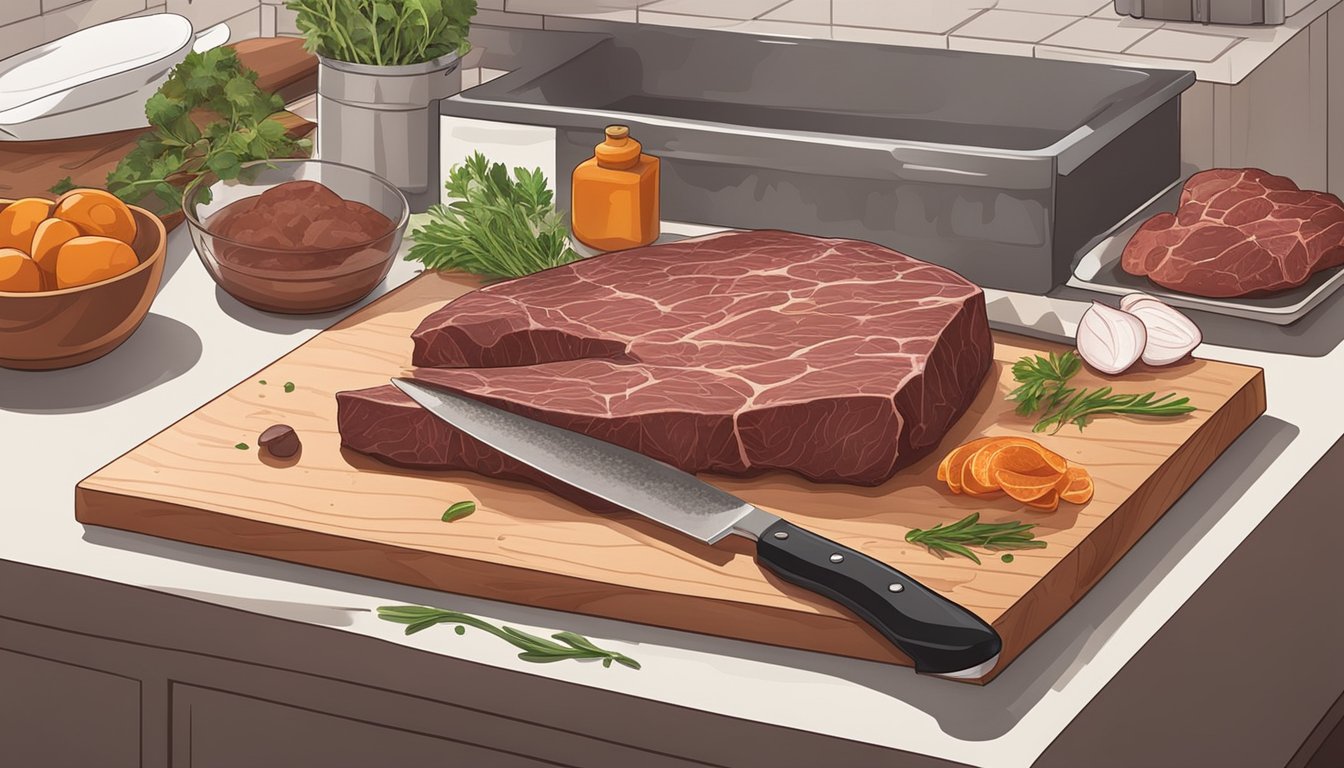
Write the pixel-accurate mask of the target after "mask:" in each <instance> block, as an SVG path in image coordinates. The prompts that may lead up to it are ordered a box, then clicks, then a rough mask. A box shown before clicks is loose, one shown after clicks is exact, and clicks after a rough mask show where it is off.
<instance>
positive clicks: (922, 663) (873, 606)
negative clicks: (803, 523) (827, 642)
mask: <svg viewBox="0 0 1344 768" xmlns="http://www.w3.org/2000/svg"><path fill="white" fill-rule="evenodd" d="M764 533H765V535H763V536H761V537H760V538H759V539H758V540H757V542H756V556H757V559H759V560H760V562H761V564H762V565H764V566H765V567H767V568H769V569H770V570H771V571H773V572H774V573H776V574H778V575H779V577H780V578H782V579H784V580H785V581H788V582H792V583H794V584H797V585H799V586H801V587H806V588H807V589H810V590H812V591H814V592H817V593H818V594H821V595H825V596H826V597H829V598H831V599H832V600H834V601H836V602H838V603H840V604H841V605H844V606H845V607H846V608H849V609H850V610H851V611H854V612H855V613H857V614H858V615H859V616H861V617H862V618H863V619H864V620H865V621H867V622H868V623H869V624H871V625H872V626H873V627H874V628H876V629H877V630H878V631H879V632H881V633H882V634H883V635H884V636H885V637H886V638H887V639H889V640H890V641H891V642H892V643H894V644H895V645H896V647H898V648H900V649H901V651H903V652H904V653H905V654H906V655H907V656H909V657H910V658H911V659H912V660H913V661H914V662H915V670H916V671H917V672H923V673H926V674H935V675H946V674H956V673H966V672H968V671H969V670H975V669H977V668H980V667H986V668H985V669H984V671H988V668H987V662H990V661H992V660H993V659H994V658H995V657H996V656H998V653H999V649H1000V648H1001V647H1002V645H1003V643H1002V641H1001V640H1000V639H999V635H998V633H997V632H995V631H994V628H993V627H991V626H989V625H988V624H986V623H985V622H984V621H982V620H981V619H980V618H979V617H978V616H976V615H975V614H973V613H971V612H970V611H968V610H966V609H965V608H963V607H961V606H960V605H957V604H956V603H954V602H952V601H951V600H948V599H947V598H945V597H943V596H942V595H939V594H937V593H935V592H932V591H930V590H929V589H928V588H926V587H924V586H923V585H922V584H920V583H919V582H917V581H915V580H914V579H912V578H910V577H909V576H906V575H905V574H903V573H901V572H900V571H898V570H896V569H895V568H892V567H891V566H889V565H886V564H885V563H882V562H879V561H877V560H874V559H873V558H871V557H868V556H867V555H865V554H863V553H861V552H858V551H856V550H853V549H850V548H848V547H845V546H842V545H840V544H837V543H835V542H833V541H831V540H830V539H827V538H825V537H823V536H818V535H817V534H815V533H812V532H810V531H807V530H804V529H802V528H799V527H798V526H796V525H794V524H792V523H790V522H789V521H787V520H779V521H777V522H775V523H773V524H772V525H771V526H770V527H769V528H767V529H766V530H765V532H764ZM968 676H969V675H968ZM977 676H978V675H977Z"/></svg>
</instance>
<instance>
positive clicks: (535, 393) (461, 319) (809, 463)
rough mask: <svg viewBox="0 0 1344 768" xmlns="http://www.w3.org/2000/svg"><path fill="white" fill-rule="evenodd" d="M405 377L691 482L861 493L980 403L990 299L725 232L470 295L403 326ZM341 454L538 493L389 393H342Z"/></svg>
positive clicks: (783, 236) (822, 242)
mask: <svg viewBox="0 0 1344 768" xmlns="http://www.w3.org/2000/svg"><path fill="white" fill-rule="evenodd" d="M414 339H415V354H414V359H413V362H414V363H415V365H417V366H420V367H419V368H418V369H417V370H416V371H415V372H414V378H416V379H418V380H420V381H423V382H426V383H429V384H434V385H439V386H443V387H447V388H449V389H452V390H454V391H457V392H461V393H464V394H466V395H468V396H471V397H474V398H477V399H479V400H483V401H485V402H487V403H491V404H493V405H496V406H499V407H502V408H505V409H508V410H510V411H514V412H517V413H521V414H525V415H527V416H530V417H533V418H536V419H539V420H541V421H545V422H549V423H551V424H556V425H559V426H562V427H566V428H569V429H574V430H577V431H581V432H584V433H587V434H590V435H593V436H595V437H598V438H601V439H603V440H608V441H610V442H613V443H618V444H620V445H624V446H626V447H629V448H632V449H635V450H638V451H641V452H642V453H644V454H646V455H649V456H652V457H654V458H656V459H659V460H661V461H665V462H667V463H670V464H673V465H675V466H677V467H680V468H682V469H684V470H687V471H690V472H702V471H703V472H721V473H729V474H751V473H755V472H758V471H762V470H769V469H783V470H790V471H793V472H797V473H798V474H800V475H802V476H804V477H806V478H809V479H812V480H817V481H831V482H844V483H855V484H860V485H874V484H877V483H881V482H883V481H884V480H886V479H888V478H890V477H891V476H892V474H893V473H895V472H896V471H897V470H898V469H900V468H901V467H904V466H906V465H909V464H910V463H912V462H914V461H916V460H918V459H919V458H921V457H923V456H925V455H926V454H928V453H929V452H930V451H932V450H933V449H934V447H935V446H937V445H938V442H939V440H941V439H942V437H943V435H944V434H945V433H946V432H947V430H948V428H949V427H951V426H952V424H953V423H954V422H955V421H956V420H957V418H958V417H959V416H960V415H961V414H962V412H963V411H965V409H966V407H967V406H968V405H969V404H970V403H971V401H972V399H974V397H975V396H976V393H977V392H978V390H979V389H980V384H981V382H982V381H983V380H984V377H985V374H986V372H987V371H988V369H989V366H990V362H991V359H992V352H993V342H992V341H991V339H990V333H989V325H988V321H987V318H986V315H985V301H984V295H983V294H982V293H981V291H980V289H979V288H977V287H976V286H974V285H972V284H971V283H968V282H967V281H966V280H964V279H962V278H961V277H960V276H958V275H957V274H956V273H954V272H951V271H949V270H947V269H944V268H942V267H937V266H934V265H932V264H927V263H924V262H921V261H917V260H915V259H912V258H910V257H908V256H904V255H902V254H899V253H896V252H894V251H891V250H889V249H887V248H884V247H882V246H878V245H873V244H871V243H864V242H858V241H853V240H827V239H819V238H814V237H807V236H805V235H797V234H791V233H787V232H773V231H764V232H739V233H727V234H721V235H714V236H710V237H705V238H700V239H696V240H686V241H682V242H679V243H674V244H669V245H660V246H652V247H648V248H639V249H634V250H630V251H623V252H620V253H614V254H609V255H606V256H601V257H597V258H593V259H589V260H585V261H580V262H577V263H574V264H570V265H566V266H563V267H557V268H554V269H550V270H547V271H545V272H540V273H538V274H535V275H529V276H527V277H523V278H519V279H516V280H511V281H509V282H505V283H498V284H495V285H491V286H489V287H486V288H483V289H481V290H479V291H475V292H473V293H469V294H467V295H465V296H462V297H461V298H458V299H456V300H455V301H453V302H451V303H449V304H448V305H447V306H445V307H443V308H442V309H439V310H438V311H436V312H434V313H433V314H431V315H430V316H429V317H428V318H426V319H425V320H424V322H422V323H421V324H420V327H419V328H418V329H417V330H416V331H415V334H414ZM337 399H338V401H339V424H340V431H341V438H342V442H343V444H344V445H345V446H347V447H349V448H352V449H354V450H357V451H361V452H363V453H367V454H370V455H372V456H375V457H378V458H380V459H383V460H384V461H387V462H390V463H393V464H397V465H401V466H408V467H415V468H436V469H468V470H473V471H476V472H480V473H483V474H488V475H493V476H504V477H514V478H522V479H527V480H531V481H533V482H541V484H543V485H546V486H548V487H555V486H554V484H553V483H548V482H544V481H540V480H539V479H538V478H537V477H536V476H535V475H534V474H532V473H531V471H530V470H528V469H527V468H525V467H521V466H519V465H517V464H516V463H513V462H512V461H511V460H509V459H508V458H507V457H504V456H501V455H500V454H498V453H497V452H495V451H493V450H490V449H489V448H487V447H485V446H483V445H480V444H479V443H476V442H475V441H474V440H472V439H470V438H468V437H466V436H464V435H462V434H460V433H457V432H456V431H455V430H453V429H451V428H449V427H448V426H447V425H445V424H443V423H442V422H440V421H438V420H437V419H434V418H433V417H431V416H430V415H429V414H428V413H427V412H425V411H423V410H422V409H421V408H420V407H419V406H417V405H415V404H414V403H413V402H412V401H411V400H410V399H408V398H407V397H405V396H404V395H403V394H402V393H401V392H400V391H399V390H397V389H395V388H394V387H391V386H384V387H377V388H374V389H366V390H361V391H355V392H343V393H340V394H339V395H337Z"/></svg>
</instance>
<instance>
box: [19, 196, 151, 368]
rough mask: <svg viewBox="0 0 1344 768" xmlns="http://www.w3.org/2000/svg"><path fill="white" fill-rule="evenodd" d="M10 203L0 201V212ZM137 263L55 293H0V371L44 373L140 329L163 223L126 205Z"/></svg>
mask: <svg viewBox="0 0 1344 768" xmlns="http://www.w3.org/2000/svg"><path fill="white" fill-rule="evenodd" d="M8 205H9V201H5V202H4V203H0V210H3V209H4V208H5V207H6V206H8ZM131 212H132V213H133V214H134V215H135V224H136V230H137V232H136V236H135V242H134V243H132V244H131V247H132V248H134V250H135V255H136V258H138V259H139V260H140V263H139V265H137V266H136V267H135V268H134V269H132V270H131V271H129V272H125V273H123V274H120V275H117V276H116V277H114V278H111V279H109V280H103V281H102V282H99V283H91V284H89V285H81V286H77V287H75V288H63V289H61V290H58V291H39V292H36V293H13V292H8V291H0V367H4V368H16V369H19V370H25V371H48V370H53V369H56V368H69V367H71V366H75V365H80V364H82V363H87V362H89V361H91V360H97V359H98V358H100V357H102V356H103V355H106V354H107V353H108V352H111V351H112V350H114V349H116V348H117V346H118V345H120V344H121V343H122V342H123V341H125V340H126V339H128V338H130V336H131V334H132V333H135V329H136V328H139V327H140V323H141V322H143V321H144V319H145V315H147V314H149V305H150V304H151V303H153V301H154V296H155V294H157V293H158V291H159V282H160V281H161V280H162V279H163V262H164V248H165V246H166V244H167V241H168V235H167V233H166V232H165V230H164V228H163V222H162V221H160V220H159V219H158V218H157V217H155V216H154V215H152V214H151V213H149V212H148V211H146V210H144V209H143V208H137V207H135V206H131Z"/></svg>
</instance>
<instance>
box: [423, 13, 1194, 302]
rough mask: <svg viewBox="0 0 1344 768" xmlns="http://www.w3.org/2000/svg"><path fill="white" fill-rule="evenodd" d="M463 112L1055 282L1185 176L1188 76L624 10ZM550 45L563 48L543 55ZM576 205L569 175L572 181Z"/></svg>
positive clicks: (1038, 281)
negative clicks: (623, 16)
mask: <svg viewBox="0 0 1344 768" xmlns="http://www.w3.org/2000/svg"><path fill="white" fill-rule="evenodd" d="M584 40H585V42H584V44H582V45H579V46H572V47H569V48H567V49H565V48H563V47H558V48H557V50H563V51H564V52H563V54H557V55H555V56H553V57H552V58H551V59H550V60H539V61H538V62H537V63H535V64H533V65H531V66H527V67H524V68H522V69H519V70H517V71H514V72H512V73H511V74H509V75H506V76H504V77H501V78H499V79H497V80H494V81H492V82H490V83H488V84H486V85H482V86H480V87H477V88H472V89H470V90H468V91H465V92H463V93H462V94H459V95H458V96H456V97H454V98H452V99H449V100H446V101H445V102H444V112H445V113H449V114H455V115H460V116H463V117H474V118H480V119H487V120H502V121H506V122H516V123H529V124H536V125H548V126H554V127H555V128H556V129H557V158H556V160H557V164H556V167H557V169H559V173H560V174H561V175H562V176H563V175H566V174H567V173H568V172H569V171H570V170H572V169H573V168H574V166H576V165H577V164H578V163H579V162H581V161H582V160H584V159H586V158H587V157H588V156H590V155H591V152H592V147H593V145H594V144H596V143H598V141H600V139H601V129H602V128H603V127H604V126H605V125H607V124H609V123H613V122H621V123H626V124H629V125H630V126H631V131H632V134H633V135H634V136H635V137H636V138H638V139H639V140H640V141H641V142H643V144H644V147H645V150H646V151H647V152H649V153H651V154H654V155H658V156H659V157H661V158H662V159H663V163H664V166H663V186H662V201H663V211H662V213H663V218H665V219H670V220H678V221H691V222H700V223H706V224H716V225H722V226H731V227H752V228H770V227H773V228H783V229H790V230H794V231H800V232H807V233H810V234H816V235H829V236H843V237H857V238H862V239H867V240H873V241H876V242H881V243H883V244H885V245H888V246H891V247H893V248H896V249H898V250H901V251H903V252H905V253H909V254H911V255H913V256H917V257H919V258H923V259H926V260H929V261H932V262H935V263H939V264H943V265H946V266H949V267H951V268H953V269H956V270H957V271H959V272H961V273H962V274H963V275H965V276H966V277H968V278H970V279H972V280H974V281H976V282H978V283H980V284H982V285H985V286H989V287H995V288H1004V289H1009V290H1019V291H1031V292H1038V293H1043V292H1045V291H1048V290H1049V289H1050V288H1051V287H1053V286H1055V285H1057V284H1058V283H1060V282H1062V281H1063V280H1064V279H1065V277H1066V276H1067V274H1068V269H1069V266H1070V263H1071V261H1072V260H1073V258H1074V257H1075V256H1076V254H1077V253H1078V251H1079V249H1081V248H1082V247H1083V245H1084V244H1085V243H1086V242H1087V241H1088V240H1090V239H1091V238H1092V237H1094V236H1095V235H1097V234H1098V233H1100V232H1103V231H1105V230H1107V229H1109V228H1111V227H1113V226H1114V225H1116V224H1117V223H1119V222H1120V221H1121V220H1123V219H1124V218H1125V216H1126V215H1127V214H1129V213H1130V212H1132V211H1134V210H1135V209H1137V208H1138V207H1140V206H1141V205H1142V204H1143V203H1145V202H1146V201H1147V200H1149V199H1150V198H1152V197H1154V196H1156V195H1157V194H1159V193H1161V192H1162V191H1163V190H1164V189H1165V188H1166V187H1167V186H1169V185H1170V184H1171V183H1172V182H1174V181H1175V180H1176V179H1177V178H1178V174H1179V173H1180V123H1179V101H1178V99H1177V97H1178V96H1179V94H1180V92H1181V91H1183V90H1184V89H1185V88H1187V87H1188V86H1189V85H1190V84H1191V83H1193V82H1194V76H1193V74H1191V73H1188V72H1169V71H1147V70H1140V69H1132V68H1121V67H1110V66H1102V65H1092V64H1077V63H1071V62H1055V61H1044V60H1038V59H1029V58H1019V57H1007V56H996V55H988V54H975V53H962V52H956V51H944V50H931V49H919V48H901V47H891V46H879V45H867V44H858V43H846V42H836V41H830V40H802V39H794V38H772V37H756V36H750V35H742V34H737V33H729V32H714V31H704V30H679V29H671V28H666V27H647V26H640V25H625V24H618V25H611V26H610V27H608V28H606V29H605V30H604V31H603V34H598V35H590V36H586V37H585V38H584ZM540 58H541V59H544V58H545V57H540ZM557 187H558V191H559V195H558V203H559V204H560V205H561V206H562V207H564V208H567V207H568V183H567V179H565V178H561V179H558V180H557Z"/></svg>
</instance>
